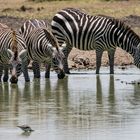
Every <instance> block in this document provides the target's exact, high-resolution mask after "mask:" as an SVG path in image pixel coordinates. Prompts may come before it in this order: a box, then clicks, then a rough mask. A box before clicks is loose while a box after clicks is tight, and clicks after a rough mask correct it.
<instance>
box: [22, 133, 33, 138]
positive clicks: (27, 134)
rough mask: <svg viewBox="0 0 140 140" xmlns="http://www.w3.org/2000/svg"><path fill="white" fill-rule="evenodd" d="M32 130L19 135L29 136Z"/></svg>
mask: <svg viewBox="0 0 140 140" xmlns="http://www.w3.org/2000/svg"><path fill="white" fill-rule="evenodd" d="M31 133H32V132H22V133H21V136H24V137H29V136H30V135H31Z"/></svg>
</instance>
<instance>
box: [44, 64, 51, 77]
mask: <svg viewBox="0 0 140 140" xmlns="http://www.w3.org/2000/svg"><path fill="white" fill-rule="evenodd" d="M45 68H46V72H45V78H50V69H51V64H50V63H48V64H46V65H45Z"/></svg>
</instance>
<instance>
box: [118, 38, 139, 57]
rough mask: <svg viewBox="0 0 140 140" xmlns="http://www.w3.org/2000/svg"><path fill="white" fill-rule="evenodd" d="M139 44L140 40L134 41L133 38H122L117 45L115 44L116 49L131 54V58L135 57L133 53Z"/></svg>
mask: <svg viewBox="0 0 140 140" xmlns="http://www.w3.org/2000/svg"><path fill="white" fill-rule="evenodd" d="M139 43H140V40H135V39H134V38H133V39H132V38H129V37H128V38H127V37H125V38H123V39H121V41H119V43H118V44H117V46H118V47H120V48H122V49H123V50H125V51H126V52H128V53H129V54H131V55H132V56H133V57H134V55H135V51H136V49H137V47H138V45H139Z"/></svg>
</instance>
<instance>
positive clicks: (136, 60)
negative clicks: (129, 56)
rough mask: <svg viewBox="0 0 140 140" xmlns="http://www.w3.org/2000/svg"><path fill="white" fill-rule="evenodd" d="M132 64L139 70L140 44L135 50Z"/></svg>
mask: <svg viewBox="0 0 140 140" xmlns="http://www.w3.org/2000/svg"><path fill="white" fill-rule="evenodd" d="M134 64H135V65H136V66H137V67H138V68H140V44H139V45H138V47H137V48H136V50H135V55H134Z"/></svg>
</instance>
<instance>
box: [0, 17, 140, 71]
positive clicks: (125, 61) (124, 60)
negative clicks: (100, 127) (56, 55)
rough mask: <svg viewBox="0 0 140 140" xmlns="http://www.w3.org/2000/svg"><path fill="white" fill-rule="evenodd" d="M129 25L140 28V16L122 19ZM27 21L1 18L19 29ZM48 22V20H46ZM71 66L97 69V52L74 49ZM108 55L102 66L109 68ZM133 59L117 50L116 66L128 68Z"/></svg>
mask: <svg viewBox="0 0 140 140" xmlns="http://www.w3.org/2000/svg"><path fill="white" fill-rule="evenodd" d="M121 20H122V21H124V22H125V23H126V24H127V25H129V26H130V27H131V28H132V29H133V28H140V16H136V15H130V16H127V17H123V18H122V19H121ZM25 21H26V19H23V18H16V17H8V16H0V22H1V23H5V24H7V25H8V26H10V27H12V28H14V29H18V28H20V26H21V25H22V24H23V23H24V22H25ZM45 21H46V22H47V20H45ZM68 62H69V66H70V68H71V69H94V68H95V67H96V55H95V51H80V50H78V49H75V48H73V50H72V51H71V53H70V55H69V61H68ZM108 64H109V63H108V55H107V52H104V54H103V57H102V66H108ZM132 64H133V58H132V57H131V56H130V55H129V54H128V53H126V52H125V51H123V50H122V49H120V48H117V50H116V53H115V65H116V66H126V65H132Z"/></svg>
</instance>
